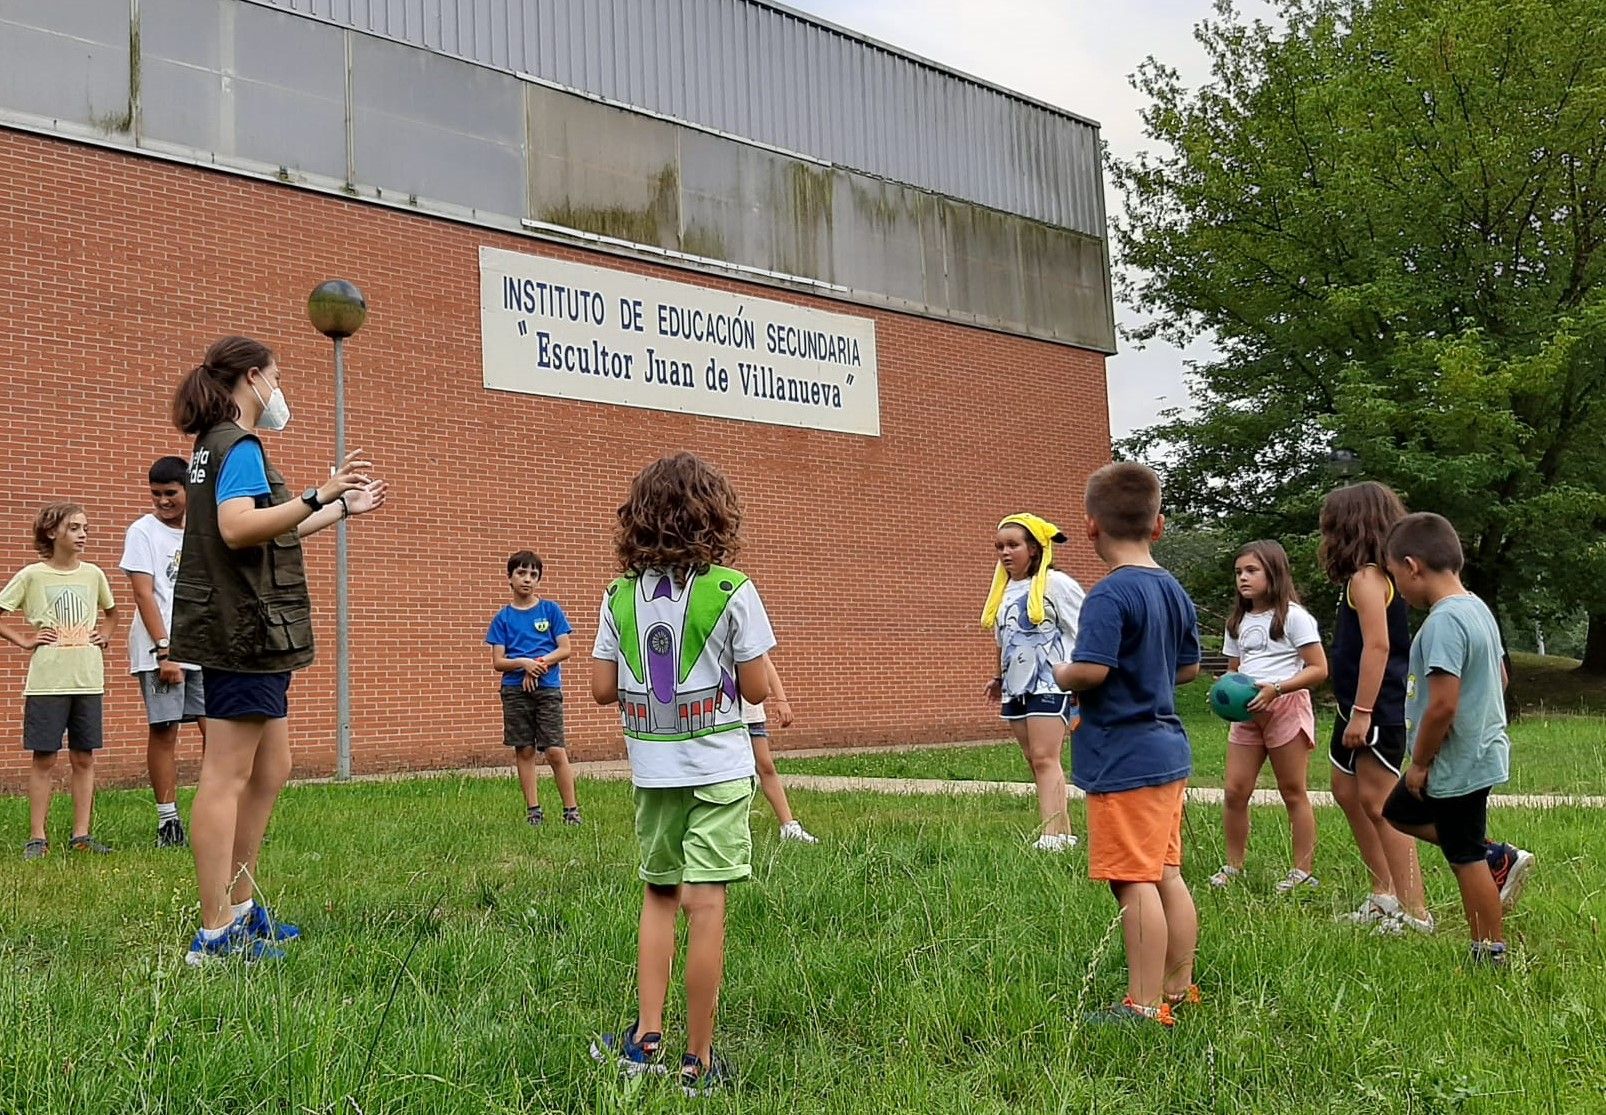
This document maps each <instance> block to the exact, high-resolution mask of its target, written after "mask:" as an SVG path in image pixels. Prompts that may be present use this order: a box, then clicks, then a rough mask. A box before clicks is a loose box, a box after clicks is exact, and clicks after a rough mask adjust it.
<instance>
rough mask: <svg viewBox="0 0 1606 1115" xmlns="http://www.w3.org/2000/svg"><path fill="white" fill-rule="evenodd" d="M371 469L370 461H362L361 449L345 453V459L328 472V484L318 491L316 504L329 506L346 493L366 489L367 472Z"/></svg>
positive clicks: (367, 481) (371, 463)
mask: <svg viewBox="0 0 1606 1115" xmlns="http://www.w3.org/2000/svg"><path fill="white" fill-rule="evenodd" d="M373 467H374V465H373V462H372V461H365V460H363V459H362V450H361V449H354V450H352V451H351V452H350V453H347V454H346V459H345V460H343V461H341V462H340V463H339V464H338V465H336V466H335V467H334V468H333V469H331V470H330V472H331V475H330V477H329V480H328V482H327V483H325V484H324V485H322V486H321V487H320V488H319V489H318V502H319V503H323V504H330V503H333V502H334V501H335V500H337V499H339V498H340V497H341V496H343V495H345V494H346V493H347V492H355V491H357V490H358V489H359V488H364V487H366V486H367V485H368V483H369V479H368V471H367V470H368V469H371V468H373Z"/></svg>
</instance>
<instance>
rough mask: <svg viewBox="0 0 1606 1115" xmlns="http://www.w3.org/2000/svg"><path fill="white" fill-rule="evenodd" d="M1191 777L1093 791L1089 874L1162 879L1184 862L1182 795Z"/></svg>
mask: <svg viewBox="0 0 1606 1115" xmlns="http://www.w3.org/2000/svg"><path fill="white" fill-rule="evenodd" d="M1187 786H1188V780H1187V779H1186V778H1181V779H1178V780H1177V781H1175V782H1168V783H1166V784H1165V785H1164V786H1141V787H1139V788H1138V789H1136V790H1121V791H1120V792H1118V793H1114V794H1088V795H1087V876H1088V878H1090V879H1097V880H1099V881H1100V882H1106V883H1158V882H1159V881H1160V879H1161V877H1162V876H1163V875H1164V874H1165V869H1166V868H1167V867H1181V866H1182V799H1183V791H1184V790H1186V789H1187Z"/></svg>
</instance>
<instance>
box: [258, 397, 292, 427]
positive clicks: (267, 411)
mask: <svg viewBox="0 0 1606 1115" xmlns="http://www.w3.org/2000/svg"><path fill="white" fill-rule="evenodd" d="M251 394H252V395H253V396H255V397H256V401H257V402H259V403H262V396H261V395H258V394H257V389H256V387H255V386H252V388H251ZM289 424H290V404H289V403H287V402H285V401H284V392H283V391H281V390H280V389H279V388H277V387H275V388H274V389H273V394H271V395H269V396H268V401H267V402H265V403H262V413H261V414H259V415H257V425H258V426H259V427H260V428H262V429H264V430H282V429H284V428H285V427H286V426H288V425H289Z"/></svg>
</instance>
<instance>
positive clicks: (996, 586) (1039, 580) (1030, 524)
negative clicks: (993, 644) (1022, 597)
mask: <svg viewBox="0 0 1606 1115" xmlns="http://www.w3.org/2000/svg"><path fill="white" fill-rule="evenodd" d="M1009 526H1015V527H1021V528H1023V529H1024V530H1025V531H1026V533H1027V534H1029V535H1031V536H1032V537H1033V538H1035V539H1037V544H1038V545H1039V546H1041V547H1043V556H1042V558H1041V560H1039V561H1038V563H1037V572H1036V573H1034V574H1032V587H1031V591H1030V593H1029V594H1028V595H1027V597H1026V615H1027V618H1028V619H1030V620H1031V621H1032V622H1033V623H1042V622H1043V597H1044V596H1045V595H1046V594H1047V592H1048V563H1049V562H1051V561H1053V560H1054V543H1056V542H1064V541H1065V535H1063V534H1061V533H1060V528H1059V527H1057V526H1055V525H1054V524H1053V523H1051V522H1049V521H1048V520H1047V519H1040V518H1038V517H1037V516H1036V515H1032V514H1028V513H1026V512H1024V511H1023V512H1021V513H1020V514H1019V515H1011V516H1009V517H1008V518H1007V519H1003V520H1001V521H1000V522H999V524H998V529H999V530H1003V529H1004V528H1005V527H1009ZM1008 583H1009V574H1008V573H1005V572H1004V563H1003V562H999V563H998V567H997V568H996V569H994V570H993V588H992V591H991V592H989V593H988V594H987V604H986V606H985V607H983V608H982V610H981V625H982V626H983V627H986V628H989V629H991V628H992V627H993V626H994V625H996V624H997V623H998V606H999V605H1000V604H1002V603H1003V602H1004V586H1005V585H1006V584H1008Z"/></svg>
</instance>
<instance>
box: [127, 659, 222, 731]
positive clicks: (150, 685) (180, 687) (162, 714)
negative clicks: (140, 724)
mask: <svg viewBox="0 0 1606 1115" xmlns="http://www.w3.org/2000/svg"><path fill="white" fill-rule="evenodd" d="M134 676H135V677H137V678H138V679H139V695H140V696H141V697H144V698H145V721H146V723H148V724H150V726H151V727H153V728H167V727H171V726H172V725H174V724H193V723H195V722H196V721H197V720H200V719H202V718H204V717H205V716H206V687H205V686H204V685H203V684H202V682H201V671H199V670H185V671H184V680H183V681H181V682H179V683H178V684H177V685H166V684H164V683H163V682H162V680H161V675H160V674H159V673H158V672H157V671H155V670H141V671H140V672H139V673H137V674H135V675H134Z"/></svg>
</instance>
